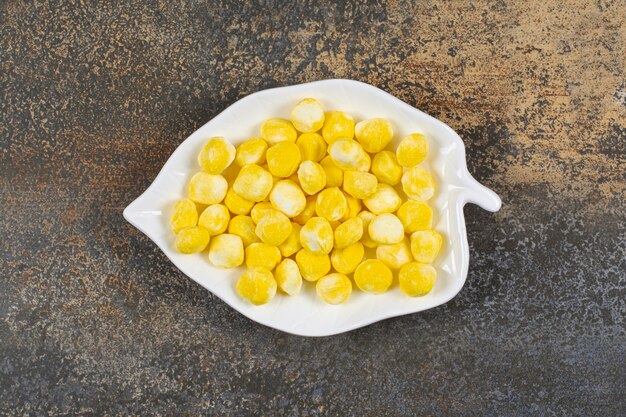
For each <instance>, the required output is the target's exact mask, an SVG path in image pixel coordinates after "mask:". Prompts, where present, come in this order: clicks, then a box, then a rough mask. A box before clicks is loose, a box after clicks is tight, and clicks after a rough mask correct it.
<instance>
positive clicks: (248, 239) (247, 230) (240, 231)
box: [228, 216, 261, 246]
mask: <svg viewBox="0 0 626 417" xmlns="http://www.w3.org/2000/svg"><path fill="white" fill-rule="evenodd" d="M255 228H256V224H254V221H253V220H252V217H250V216H235V217H233V218H232V219H230V223H229V224H228V233H230V234H232V235H237V236H239V237H240V238H241V241H242V242H243V245H244V246H248V245H250V244H251V243H254V242H260V241H261V240H260V239H259V237H258V236H257V235H256V233H255V231H254V229H255Z"/></svg>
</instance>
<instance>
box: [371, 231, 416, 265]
mask: <svg viewBox="0 0 626 417" xmlns="http://www.w3.org/2000/svg"><path fill="white" fill-rule="evenodd" d="M376 258H377V259H379V260H380V261H382V262H383V263H384V264H385V265H387V266H388V267H389V268H391V269H400V268H401V267H402V266H403V265H404V264H407V263H409V262H411V261H412V260H413V256H412V255H411V249H410V247H409V240H408V239H407V238H406V237H405V238H403V239H402V241H401V242H399V243H394V244H392V245H380V246H379V247H377V248H376Z"/></svg>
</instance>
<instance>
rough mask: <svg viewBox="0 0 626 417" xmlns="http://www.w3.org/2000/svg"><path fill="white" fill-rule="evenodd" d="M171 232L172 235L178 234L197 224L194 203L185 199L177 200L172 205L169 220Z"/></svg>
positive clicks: (196, 211)
mask: <svg viewBox="0 0 626 417" xmlns="http://www.w3.org/2000/svg"><path fill="white" fill-rule="evenodd" d="M170 224H171V225H172V230H173V231H174V233H178V232H180V231H181V230H182V229H184V228H185V227H191V226H195V225H196V224H198V209H197V208H196V203H194V202H193V201H191V200H190V199H188V198H186V199H184V200H179V201H178V202H177V203H176V204H175V205H174V213H173V214H172V218H171V219H170Z"/></svg>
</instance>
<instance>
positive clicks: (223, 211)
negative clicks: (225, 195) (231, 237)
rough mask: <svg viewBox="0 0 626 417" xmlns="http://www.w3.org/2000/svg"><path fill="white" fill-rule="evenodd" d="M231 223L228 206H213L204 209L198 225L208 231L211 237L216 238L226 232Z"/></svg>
mask: <svg viewBox="0 0 626 417" xmlns="http://www.w3.org/2000/svg"><path fill="white" fill-rule="evenodd" d="M229 221H230V213H229V212H228V209H227V208H226V206H225V205H223V204H212V205H210V206H208V207H207V208H205V209H204V211H203V212H202V214H201V215H200V218H199V219H198V225H199V226H202V227H204V228H205V229H207V230H208V231H209V234H210V235H211V236H215V235H219V234H221V233H224V232H225V231H226V229H227V228H228V222H229Z"/></svg>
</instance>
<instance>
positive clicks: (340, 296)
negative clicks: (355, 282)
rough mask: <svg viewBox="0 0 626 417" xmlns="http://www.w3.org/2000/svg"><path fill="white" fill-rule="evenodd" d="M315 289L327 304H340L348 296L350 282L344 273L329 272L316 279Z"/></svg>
mask: <svg viewBox="0 0 626 417" xmlns="http://www.w3.org/2000/svg"><path fill="white" fill-rule="evenodd" d="M315 291H316V292H317V295H319V296H320V297H322V300H324V301H326V302H327V303H328V304H341V303H343V302H344V301H346V300H347V299H348V297H350V293H352V282H350V279H349V278H348V277H347V276H345V275H344V274H339V273H335V274H329V275H326V276H324V277H322V278H320V279H319V280H318V281H317V283H316V284H315Z"/></svg>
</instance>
